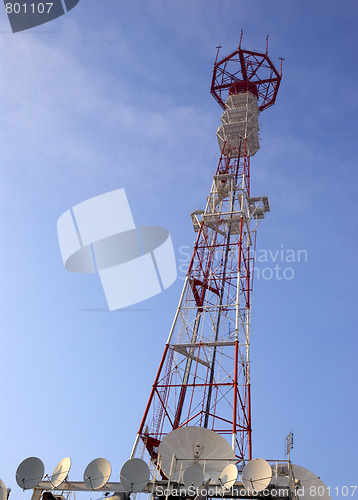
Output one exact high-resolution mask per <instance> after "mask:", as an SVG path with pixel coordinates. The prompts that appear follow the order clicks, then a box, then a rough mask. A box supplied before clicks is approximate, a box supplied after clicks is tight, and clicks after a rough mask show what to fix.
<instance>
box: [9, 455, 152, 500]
mask: <svg viewBox="0 0 358 500" xmlns="http://www.w3.org/2000/svg"><path fill="white" fill-rule="evenodd" d="M70 468H71V459H70V458H69V457H66V458H64V459H63V460H61V462H60V463H59V464H58V465H57V466H56V467H55V470H54V471H53V473H52V475H51V477H50V478H48V476H46V477H47V478H48V479H49V480H50V483H51V485H52V488H53V489H62V488H61V485H62V486H63V485H64V484H65V483H66V482H67V478H68V473H69V472H70ZM111 472H112V468H111V464H110V463H109V462H108V460H106V459H105V458H96V459H95V460H92V462H90V463H89V464H88V465H87V467H86V469H85V471H84V474H83V482H84V484H85V486H86V488H87V489H89V490H99V489H101V488H103V487H104V486H105V485H106V484H107V483H108V481H109V478H110V477H111ZM44 473H45V467H44V464H43V463H42V461H41V460H40V459H39V458H36V457H30V458H26V459H25V460H23V461H22V462H21V464H20V465H19V466H18V468H17V471H16V482H17V484H18V485H19V486H20V488H22V489H23V490H30V489H32V488H36V486H38V485H39V484H40V482H41V481H42V479H43V477H44ZM149 477H150V472H149V467H148V465H147V464H146V463H145V462H144V460H141V459H140V458H132V459H130V460H128V461H127V462H126V463H125V464H124V465H123V467H122V469H121V472H120V479H121V484H122V486H123V489H124V490H125V491H126V492H128V493H136V492H139V491H143V490H144V488H145V487H146V486H147V484H148V482H149ZM0 481H1V480H0ZM4 492H5V493H6V488H5V485H4V483H2V481H1V482H0V500H6V498H7V497H6V496H4Z"/></svg>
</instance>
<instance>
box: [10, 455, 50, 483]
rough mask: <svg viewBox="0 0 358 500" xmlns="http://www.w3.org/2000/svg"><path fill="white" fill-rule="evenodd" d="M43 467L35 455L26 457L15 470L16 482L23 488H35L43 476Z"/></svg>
mask: <svg viewBox="0 0 358 500" xmlns="http://www.w3.org/2000/svg"><path fill="white" fill-rule="evenodd" d="M44 473H45V467H44V464H43V463H42V461H41V460H40V459H39V458H36V457H29V458H26V459H25V460H23V461H22V462H21V464H20V465H19V466H18V468H17V471H16V482H17V484H18V485H19V486H20V488H22V489H23V490H31V489H32V488H35V487H36V486H37V485H38V484H39V482H40V481H41V480H42V478H43V477H44Z"/></svg>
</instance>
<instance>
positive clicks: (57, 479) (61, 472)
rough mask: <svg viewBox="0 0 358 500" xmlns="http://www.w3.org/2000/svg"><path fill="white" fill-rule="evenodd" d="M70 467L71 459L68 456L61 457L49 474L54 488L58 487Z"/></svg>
mask: <svg viewBox="0 0 358 500" xmlns="http://www.w3.org/2000/svg"><path fill="white" fill-rule="evenodd" d="M70 469H71V459H70V458H69V457H66V458H63V459H62V460H61V462H60V463H59V464H58V465H57V466H56V468H55V470H54V471H53V473H52V476H51V479H50V481H51V484H52V486H53V487H54V488H58V487H59V486H60V484H62V483H63V482H64V481H65V480H66V479H67V476H68V473H69V472H70Z"/></svg>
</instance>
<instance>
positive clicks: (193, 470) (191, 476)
mask: <svg viewBox="0 0 358 500" xmlns="http://www.w3.org/2000/svg"><path fill="white" fill-rule="evenodd" d="M183 483H184V484H185V486H186V487H187V488H190V486H194V488H200V486H202V485H203V484H204V472H203V469H202V468H201V467H200V466H199V465H189V467H187V468H186V469H185V471H184V473H183Z"/></svg>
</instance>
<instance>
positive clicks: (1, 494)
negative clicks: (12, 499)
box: [0, 479, 7, 500]
mask: <svg viewBox="0 0 358 500" xmlns="http://www.w3.org/2000/svg"><path fill="white" fill-rule="evenodd" d="M6 499H7V489H6V486H5V484H4V483H3V482H2V480H1V479H0V500H6Z"/></svg>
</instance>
